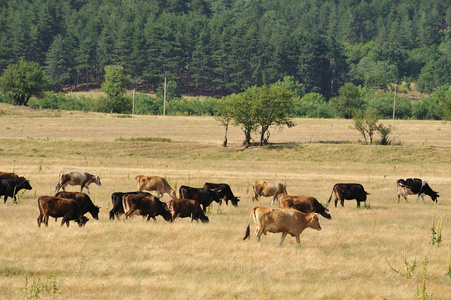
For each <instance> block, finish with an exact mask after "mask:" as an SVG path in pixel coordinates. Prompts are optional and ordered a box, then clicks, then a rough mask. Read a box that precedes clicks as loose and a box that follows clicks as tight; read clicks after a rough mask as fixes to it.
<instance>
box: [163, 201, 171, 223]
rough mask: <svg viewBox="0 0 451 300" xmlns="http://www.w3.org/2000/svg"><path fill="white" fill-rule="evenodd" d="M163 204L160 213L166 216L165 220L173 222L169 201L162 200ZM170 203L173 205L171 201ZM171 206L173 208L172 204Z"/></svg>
mask: <svg viewBox="0 0 451 300" xmlns="http://www.w3.org/2000/svg"><path fill="white" fill-rule="evenodd" d="M161 204H162V210H161V212H160V215H161V216H162V217H163V218H164V220H165V221H168V222H172V213H171V211H170V210H169V207H168V205H167V203H165V202H161ZM170 205H171V203H170ZM171 208H172V206H171Z"/></svg>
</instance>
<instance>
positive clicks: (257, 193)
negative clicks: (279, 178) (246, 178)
mask: <svg viewBox="0 0 451 300" xmlns="http://www.w3.org/2000/svg"><path fill="white" fill-rule="evenodd" d="M253 188H254V196H252V202H254V200H257V201H258V197H261V196H263V197H273V198H272V201H271V205H272V204H273V203H274V201H276V199H277V197H278V196H279V195H280V194H287V189H286V187H285V185H284V184H283V183H280V182H271V181H264V180H255V181H254V186H253ZM279 206H280V202H279Z"/></svg>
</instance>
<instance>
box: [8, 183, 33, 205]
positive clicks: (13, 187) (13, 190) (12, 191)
mask: <svg viewBox="0 0 451 300" xmlns="http://www.w3.org/2000/svg"><path fill="white" fill-rule="evenodd" d="M22 189H25V190H31V189H32V187H31V185H30V182H29V181H28V180H26V179H23V180H10V179H2V180H0V196H5V199H4V201H3V203H6V200H7V199H8V197H12V198H13V199H14V202H17V199H16V194H17V193H18V192H19V191H20V190H22Z"/></svg>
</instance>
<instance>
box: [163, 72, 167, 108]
mask: <svg viewBox="0 0 451 300" xmlns="http://www.w3.org/2000/svg"><path fill="white" fill-rule="evenodd" d="M166 81H167V79H166V76H165V77H164V90H163V116H165V115H166Z"/></svg>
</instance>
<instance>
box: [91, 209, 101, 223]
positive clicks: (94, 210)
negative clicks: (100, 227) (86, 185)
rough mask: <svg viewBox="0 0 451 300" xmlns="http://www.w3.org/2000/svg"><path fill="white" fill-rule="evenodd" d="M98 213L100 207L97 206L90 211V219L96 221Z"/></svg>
mask: <svg viewBox="0 0 451 300" xmlns="http://www.w3.org/2000/svg"><path fill="white" fill-rule="evenodd" d="M99 211H100V207H99V206H94V208H93V209H92V210H91V211H90V213H91V215H92V217H93V218H94V219H96V220H98V219H99Z"/></svg>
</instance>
